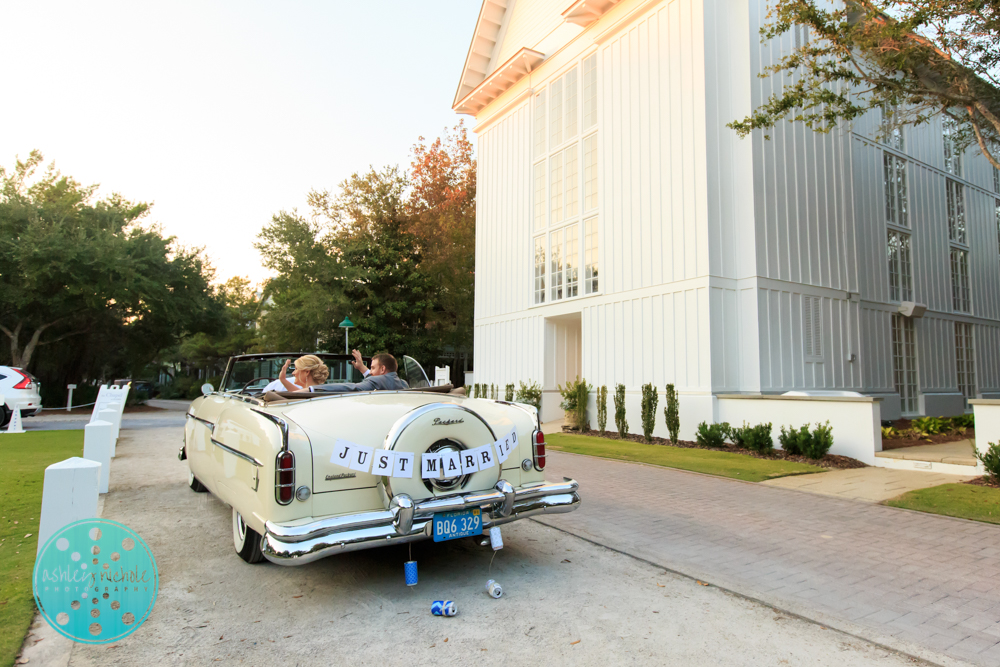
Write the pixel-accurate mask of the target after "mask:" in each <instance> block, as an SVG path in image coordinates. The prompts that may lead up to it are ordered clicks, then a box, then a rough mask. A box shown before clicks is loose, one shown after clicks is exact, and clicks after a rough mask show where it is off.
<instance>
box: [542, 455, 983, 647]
mask: <svg viewBox="0 0 1000 667" xmlns="http://www.w3.org/2000/svg"><path fill="white" fill-rule="evenodd" d="M560 475H565V476H567V477H573V478H575V479H577V480H578V481H579V482H580V492H581V496H582V497H583V504H582V505H581V507H580V510H579V511H577V512H573V513H572V514H564V515H551V516H546V517H541V518H540V519H539V520H540V521H541V522H542V523H545V524H547V525H550V526H555V527H557V528H560V529H563V530H565V531H568V532H570V533H573V534H575V535H578V536H580V537H584V538H586V539H589V540H593V541H595V542H598V543H600V544H603V545H606V546H609V547H612V548H615V549H619V550H621V551H624V552H626V553H628V554H631V555H634V556H638V557H640V558H644V559H646V560H649V561H651V562H654V563H656V564H657V565H661V566H663V567H665V568H669V569H674V570H676V571H678V572H682V573H684V574H689V575H691V576H695V577H698V578H701V579H704V580H705V581H708V582H710V583H713V584H717V585H719V586H723V587H726V588H729V589H731V590H734V591H736V592H739V593H741V594H744V595H749V596H752V597H755V598H757V599H760V600H762V601H764V602H767V603H769V604H773V605H775V606H778V607H782V608H784V609H786V610H788V611H792V612H794V613H799V614H801V615H803V616H806V617H808V618H812V619H814V620H817V621H819V622H821V623H826V624H828V625H830V626H832V627H837V628H839V629H842V630H845V631H848V632H853V633H855V634H859V635H862V636H864V637H865V638H867V639H870V640H873V641H877V642H881V643H884V644H888V645H891V646H893V647H895V648H902V649H904V650H905V649H906V648H907V646H910V647H912V646H914V645H916V646H918V647H923V648H927V649H930V650H932V651H935V652H939V653H943V654H945V655H947V656H952V657H956V658H959V659H963V660H969V661H972V662H974V663H976V664H983V665H1000V526H992V525H988V524H982V523H975V522H971V521H962V520H958V519H950V518H947V517H939V516H934V515H929V514H921V513H918V512H908V511H905V510H898V509H894V508H890V507H884V506H881V505H872V504H869V503H862V502H857V501H852V500H842V499H839V498H830V497H826V496H818V495H812V494H808V493H804V492H801V491H794V490H788V489H778V488H773V487H767V486H761V485H757V484H751V483H746V482H738V481H734V480H728V479H722V478H716V477H709V476H705V475H697V474H691V473H686V472H682V471H677V470H669V469H665V468H656V467H651V466H642V465H636V464H631V463H623V462H618V461H609V460H604V459H597V458H591V457H586V456H575V455H572V454H561V453H555V452H553V453H550V455H549V466H548V469H547V470H546V476H547V477H548V478H550V479H558V478H559V476H560Z"/></svg>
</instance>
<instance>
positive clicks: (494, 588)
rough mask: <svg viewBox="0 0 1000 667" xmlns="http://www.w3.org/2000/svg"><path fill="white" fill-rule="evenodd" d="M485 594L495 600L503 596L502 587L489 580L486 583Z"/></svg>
mask: <svg viewBox="0 0 1000 667" xmlns="http://www.w3.org/2000/svg"><path fill="white" fill-rule="evenodd" d="M486 592H487V593H489V594H490V597H491V598H493V599H494V600H497V599H499V598H500V596H501V595H503V587H502V586H501V585H500V584H498V583H497V582H495V581H493V580H492V579H490V580H489V581H487V582H486Z"/></svg>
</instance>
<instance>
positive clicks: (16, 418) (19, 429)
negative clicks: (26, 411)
mask: <svg viewBox="0 0 1000 667" xmlns="http://www.w3.org/2000/svg"><path fill="white" fill-rule="evenodd" d="M4 433H24V427H23V426H22V425H21V408H14V414H12V415H11V416H10V423H9V424H7V430H6V431H4Z"/></svg>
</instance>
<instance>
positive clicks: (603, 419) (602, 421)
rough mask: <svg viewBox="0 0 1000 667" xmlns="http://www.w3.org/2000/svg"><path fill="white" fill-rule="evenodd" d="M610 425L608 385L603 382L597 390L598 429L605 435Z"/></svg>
mask: <svg viewBox="0 0 1000 667" xmlns="http://www.w3.org/2000/svg"><path fill="white" fill-rule="evenodd" d="M607 425H608V385H606V384H602V385H601V388H600V389H598V390H597V429H598V430H599V431H600V432H601V435H604V430H605V427H606V426H607Z"/></svg>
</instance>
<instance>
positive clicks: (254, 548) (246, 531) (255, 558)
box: [233, 507, 264, 563]
mask: <svg viewBox="0 0 1000 667" xmlns="http://www.w3.org/2000/svg"><path fill="white" fill-rule="evenodd" d="M233 546H234V547H236V553H237V554H239V557H240V558H242V559H243V560H245V561H246V562H248V563H259V562H261V561H262V560H264V554H262V553H261V551H260V535H259V534H258V533H257V531H255V530H254V529H253V528H251V527H250V526H248V525H247V524H246V522H245V521H243V517H242V516H240V513H239V512H237V511H236V508H235V507H234V508H233Z"/></svg>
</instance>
